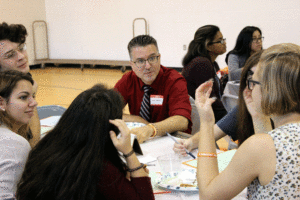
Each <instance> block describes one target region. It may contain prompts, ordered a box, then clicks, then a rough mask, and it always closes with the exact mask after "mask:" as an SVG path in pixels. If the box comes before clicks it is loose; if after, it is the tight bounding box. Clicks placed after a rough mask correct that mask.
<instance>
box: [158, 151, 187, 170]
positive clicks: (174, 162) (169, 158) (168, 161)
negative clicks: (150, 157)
mask: <svg viewBox="0 0 300 200" xmlns="http://www.w3.org/2000/svg"><path fill="white" fill-rule="evenodd" d="M157 161H158V164H159V166H160V169H161V172H163V173H168V172H179V171H181V161H182V159H181V156H180V155H178V154H166V155H163V156H159V157H157Z"/></svg>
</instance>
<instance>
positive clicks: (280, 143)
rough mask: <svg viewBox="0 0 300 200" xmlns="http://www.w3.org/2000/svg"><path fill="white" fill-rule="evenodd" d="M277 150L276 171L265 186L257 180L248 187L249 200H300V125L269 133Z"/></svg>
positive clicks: (290, 125)
mask: <svg viewBox="0 0 300 200" xmlns="http://www.w3.org/2000/svg"><path fill="white" fill-rule="evenodd" d="M268 134H269V135H270V136H271V137H272V138H273V141H274V144H275V148H276V159H277V163H276V169H275V175H274V177H273V179H272V180H271V182H270V183H269V184H267V185H265V186H262V185H260V183H259V180H258V179H255V180H254V181H252V183H251V184H250V185H249V186H248V191H247V197H248V199H280V200H281V199H300V140H299V136H300V123H291V124H285V125H283V126H281V127H279V128H276V129H274V130H272V131H270V132H269V133H268Z"/></svg>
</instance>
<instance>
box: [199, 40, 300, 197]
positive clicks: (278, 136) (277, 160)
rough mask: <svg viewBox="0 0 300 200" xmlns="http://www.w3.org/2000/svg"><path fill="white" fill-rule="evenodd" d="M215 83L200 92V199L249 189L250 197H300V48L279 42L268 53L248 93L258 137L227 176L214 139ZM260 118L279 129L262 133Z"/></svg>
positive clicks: (249, 81) (233, 162) (239, 155)
mask: <svg viewBox="0 0 300 200" xmlns="http://www.w3.org/2000/svg"><path fill="white" fill-rule="evenodd" d="M212 85H213V83H212V81H207V82H205V83H204V84H202V85H201V86H200V87H199V88H198V89H197V91H196V105H197V108H198V111H199V115H200V121H201V129H200V137H199V153H198V161H197V162H198V163H197V168H198V169H197V180H198V187H199V194H200V198H201V199H232V198H233V197H234V196H236V195H237V194H239V193H240V192H241V191H242V190H243V189H244V188H245V187H247V188H248V192H247V195H248V199H299V198H300V190H299V180H300V175H299V170H300V165H299V162H300V156H299V155H300V145H299V137H300V87H299V85H300V46H298V45H295V44H279V45H274V46H272V47H270V48H268V49H267V50H265V51H264V52H263V54H262V56H261V58H260V60H259V63H258V65H257V69H256V70H255V72H254V74H253V75H252V76H250V77H249V78H248V79H247V87H245V89H244V91H243V98H244V100H245V102H246V106H247V109H248V111H249V113H250V115H251V117H252V120H253V124H254V129H255V134H254V135H252V136H251V137H248V138H247V139H246V140H245V141H244V142H243V143H242V144H241V145H240V147H239V148H238V150H237V151H236V153H235V155H234V157H233V158H232V160H231V162H230V163H229V165H228V166H227V168H226V169H225V170H224V171H223V172H222V173H219V172H218V163H217V154H216V148H215V141H214V139H213V129H214V128H213V126H214V117H213V110H212V108H211V104H212V103H213V102H214V99H212V98H210V97H209V96H210V93H211V90H212ZM257 114H260V115H264V116H265V118H266V119H268V118H271V119H272V120H273V122H274V127H275V128H274V129H273V130H271V131H268V132H267V133H265V132H262V133H259V132H257V131H256V128H257V127H260V126H263V125H264V124H262V123H261V122H260V123H259V124H257V123H256V116H257Z"/></svg>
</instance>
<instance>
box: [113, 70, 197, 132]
mask: <svg viewBox="0 0 300 200" xmlns="http://www.w3.org/2000/svg"><path fill="white" fill-rule="evenodd" d="M143 86H144V83H143V81H142V80H141V79H140V78H138V77H137V76H136V75H135V73H134V72H133V71H131V72H128V73H126V74H124V75H123V77H122V78H121V79H120V80H119V81H118V82H117V84H116V85H115V89H116V90H117V91H119V92H120V93H121V95H122V96H123V98H124V102H125V105H126V104H127V103H128V106H129V111H130V114H132V115H139V113H140V109H141V103H142V100H143V95H144V91H143ZM150 87H151V88H152V89H151V95H161V96H162V97H163V102H162V105H151V106H150V112H151V119H150V122H160V121H162V120H164V119H167V118H169V117H171V116H175V115H180V116H183V117H186V118H187V119H188V120H189V126H188V127H189V128H188V130H187V131H186V132H187V133H190V132H191V126H192V123H191V109H192V108H191V105H190V101H189V96H188V91H187V84H186V80H185V79H184V78H183V76H181V75H180V74H179V73H178V72H177V71H176V70H174V69H169V68H166V67H164V66H161V68H160V71H159V73H158V75H157V77H156V79H155V81H154V82H153V83H152V84H151V85H150Z"/></svg>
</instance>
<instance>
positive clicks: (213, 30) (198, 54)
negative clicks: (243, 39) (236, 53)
mask: <svg viewBox="0 0 300 200" xmlns="http://www.w3.org/2000/svg"><path fill="white" fill-rule="evenodd" d="M225 52H226V41H225V39H224V38H223V35H222V33H221V32H220V29H219V27H217V26H214V25H206V26H202V27H200V28H199V29H198V30H197V31H196V33H195V36H194V39H193V40H192V41H191V42H190V44H189V48H188V52H187V54H186V55H185V56H184V58H183V61H182V65H183V70H182V76H183V77H184V78H185V79H186V81H187V88H188V93H189V95H190V96H191V97H193V98H194V99H195V90H196V89H197V88H198V86H199V85H201V84H202V83H204V82H205V81H207V80H209V79H214V80H215V82H214V85H213V91H212V96H215V97H216V98H217V100H216V102H215V103H214V104H213V110H214V114H215V119H216V121H219V119H221V118H222V117H223V116H224V115H226V113H227V112H226V110H225V108H224V106H223V104H222V102H221V96H222V94H223V87H222V85H221V84H220V79H219V78H218V76H217V74H216V72H217V71H219V69H220V68H219V65H218V63H217V62H216V58H217V57H218V56H219V55H221V54H223V53H225Z"/></svg>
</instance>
